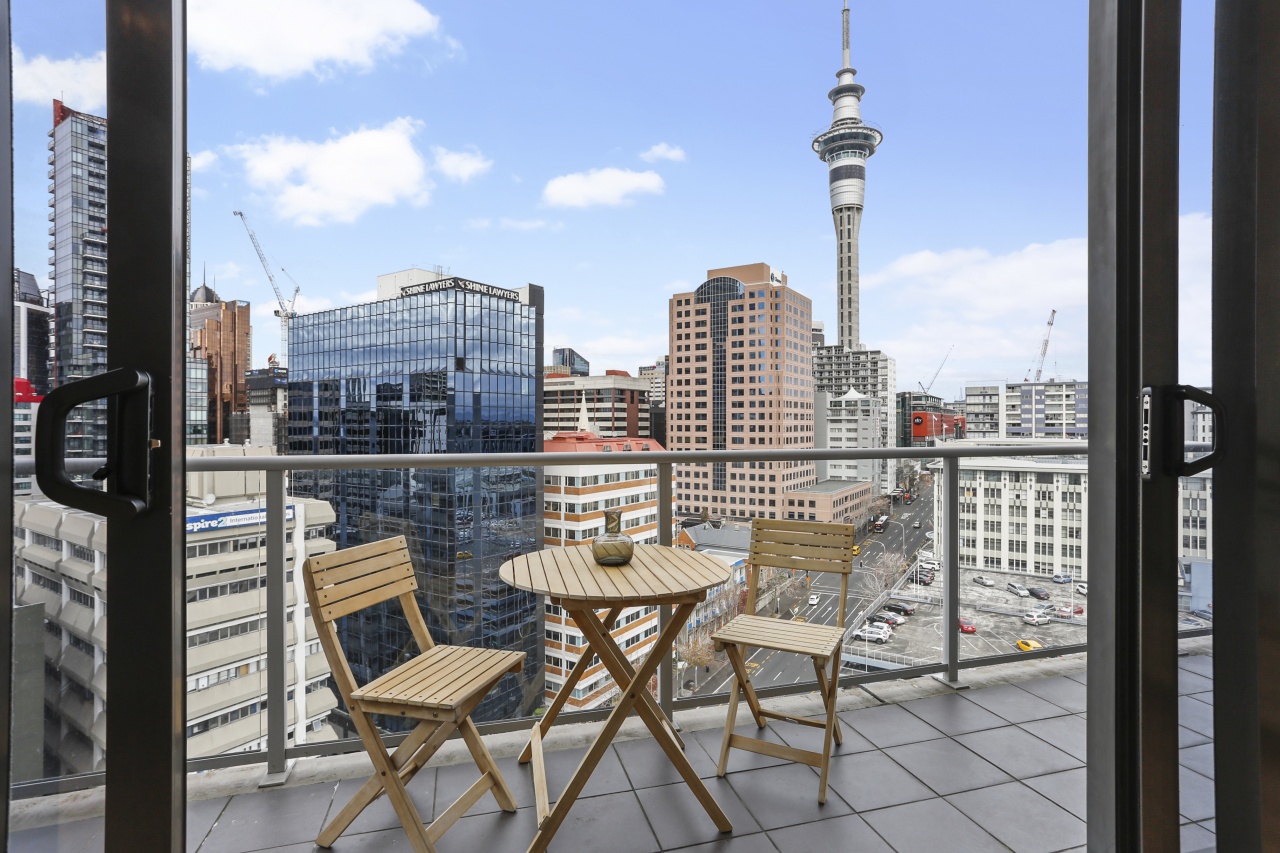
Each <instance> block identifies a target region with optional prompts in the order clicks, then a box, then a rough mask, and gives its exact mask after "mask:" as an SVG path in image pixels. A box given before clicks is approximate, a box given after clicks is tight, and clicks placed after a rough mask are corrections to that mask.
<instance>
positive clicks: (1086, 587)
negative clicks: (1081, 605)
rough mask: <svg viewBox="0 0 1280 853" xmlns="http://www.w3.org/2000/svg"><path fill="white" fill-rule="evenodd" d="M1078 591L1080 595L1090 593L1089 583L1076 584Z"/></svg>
mask: <svg viewBox="0 0 1280 853" xmlns="http://www.w3.org/2000/svg"><path fill="white" fill-rule="evenodd" d="M1076 592H1078V593H1079V594H1080V595H1088V594H1089V585H1088V584H1087V583H1078V584H1076Z"/></svg>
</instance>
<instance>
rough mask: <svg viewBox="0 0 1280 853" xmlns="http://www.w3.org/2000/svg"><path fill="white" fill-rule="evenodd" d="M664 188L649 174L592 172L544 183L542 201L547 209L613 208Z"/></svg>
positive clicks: (614, 171) (575, 173)
mask: <svg viewBox="0 0 1280 853" xmlns="http://www.w3.org/2000/svg"><path fill="white" fill-rule="evenodd" d="M663 188H664V184H663V182H662V176H661V175H659V174H658V173H657V172H654V171H652V170H650V171H645V172H635V171H632V170H631V169H615V168H607V169H591V170H589V171H586V172H574V173H573V174H569V175H561V176H560V177H558V178H552V179H551V180H549V181H547V185H546V187H544V188H543V190H542V201H543V202H544V203H545V204H547V205H549V206H550V207H593V206H595V205H599V204H604V205H611V206H616V205H621V204H630V203H631V198H630V197H631V196H632V195H635V194H637V193H652V194H656V195H661V194H662V191H663Z"/></svg>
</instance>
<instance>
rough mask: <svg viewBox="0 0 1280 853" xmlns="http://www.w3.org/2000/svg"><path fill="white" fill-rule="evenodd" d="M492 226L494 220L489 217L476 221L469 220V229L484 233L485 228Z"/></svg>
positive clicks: (477, 218)
mask: <svg viewBox="0 0 1280 853" xmlns="http://www.w3.org/2000/svg"><path fill="white" fill-rule="evenodd" d="M492 224H493V220H492V219H490V218H489V217H487V216H478V217H476V218H475V219H468V220H467V227H468V228H475V229H476V230H479V231H482V230H484V229H485V228H488V227H489V226H490V225H492Z"/></svg>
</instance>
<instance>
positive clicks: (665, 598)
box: [498, 545, 729, 607]
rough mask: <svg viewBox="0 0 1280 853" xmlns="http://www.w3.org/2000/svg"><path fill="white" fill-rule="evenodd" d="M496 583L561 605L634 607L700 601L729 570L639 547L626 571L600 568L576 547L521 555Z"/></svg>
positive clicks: (680, 553)
mask: <svg viewBox="0 0 1280 853" xmlns="http://www.w3.org/2000/svg"><path fill="white" fill-rule="evenodd" d="M498 577H500V578H502V580H503V581H505V582H506V583H509V584H511V585H512V586H514V587H515V588H516V589H524V590H528V591H529V592H536V593H538V594H539V595H546V596H549V597H551V598H557V599H561V600H564V601H582V602H590V603H593V604H596V605H597V606H601V607H603V606H605V605H622V606H637V605H642V604H664V603H675V602H682V601H701V600H703V599H704V598H705V597H706V591H707V589H709V588H710V587H713V586H716V585H717V584H722V583H724V582H725V581H727V580H728V579H729V566H728V565H726V564H725V563H723V562H722V561H720V560H717V559H716V558H715V557H710V556H708V555H706V554H699V553H697V552H695V551H684V550H680V549H677V548H669V547H667V546H665V545H637V546H635V553H634V554H633V555H632V557H631V562H629V563H627V564H626V565H625V566H600V565H596V562H595V560H594V559H592V557H591V546H590V545H576V546H570V547H563V548H544V549H543V550H541V551H534V552H532V553H530V554H521V555H520V556H519V557H516V558H514V559H511V560H508V561H507V562H505V563H503V564H502V567H501V568H500V569H499V570H498Z"/></svg>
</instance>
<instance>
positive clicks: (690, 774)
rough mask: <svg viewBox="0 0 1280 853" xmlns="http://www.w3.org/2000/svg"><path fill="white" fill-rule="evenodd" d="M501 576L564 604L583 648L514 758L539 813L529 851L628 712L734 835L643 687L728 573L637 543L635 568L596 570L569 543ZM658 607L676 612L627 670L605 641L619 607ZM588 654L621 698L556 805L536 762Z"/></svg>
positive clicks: (545, 836)
mask: <svg viewBox="0 0 1280 853" xmlns="http://www.w3.org/2000/svg"><path fill="white" fill-rule="evenodd" d="M498 575H499V577H501V578H502V580H504V581H506V582H507V583H509V584H511V585H512V586H514V587H516V588H517V589H523V590H528V591H529V592H534V593H537V594H539V595H545V596H546V597H547V598H549V599H550V600H551V601H552V602H554V603H556V604H559V605H560V606H561V607H563V608H564V609H565V611H567V612H568V614H569V616H570V617H572V619H573V621H574V623H575V624H577V626H578V628H579V629H580V630H581V631H582V635H583V637H585V638H586V641H587V647H588V648H587V649H584V650H583V651H582V654H581V655H579V657H578V662H577V664H575V665H574V667H573V671H572V672H571V673H570V674H569V677H568V678H567V679H566V680H565V683H564V686H563V687H561V688H560V692H559V693H557V694H556V698H555V700H554V701H553V702H552V703H551V707H550V708H548V709H547V713H546V714H544V715H543V716H542V719H540V720H539V721H538V722H537V723H536V724H534V727H533V734H532V735H531V736H530V738H529V744H528V746H526V747H525V750H524V752H523V753H522V754H521V756H520V761H521V762H522V763H524V762H528V761H531V760H532V762H533V786H534V798H535V799H536V801H537V808H538V833H537V835H535V836H534V839H533V843H532V844H531V845H530V846H529V853H541V851H544V850H546V849H547V846H548V845H549V844H550V843H551V839H552V838H553V837H554V836H555V833H556V830H557V829H558V828H559V827H560V824H561V823H562V822H563V821H564V818H565V815H566V814H567V813H568V811H569V809H570V808H571V807H572V806H573V803H574V801H575V800H576V799H577V798H578V795H579V794H581V793H582V789H583V786H585V785H586V783H587V779H588V778H589V777H590V776H591V773H592V771H593V770H595V767H596V764H598V763H599V762H600V759H601V758H603V757H604V753H605V751H606V750H607V749H608V748H609V744H610V743H611V742H612V741H613V738H614V736H616V735H617V733H618V729H620V728H621V727H622V723H623V721H624V720H625V719H626V717H627V715H628V714H629V713H630V712H631V711H632V710H633V709H634V710H635V711H636V713H637V714H638V715H639V716H640V718H641V719H642V720H644V722H645V725H646V726H648V727H649V731H650V732H652V733H653V739H654V740H655V741H657V743H658V746H660V747H662V751H663V752H665V753H666V754H667V758H668V759H669V760H670V761H671V763H672V764H673V765H674V766H675V768H676V770H678V771H680V775H681V776H682V777H683V778H684V781H685V784H686V785H688V786H689V789H690V790H691V791H692V792H693V795H694V796H695V797H697V798H698V802H700V803H701V804H702V807H703V808H704V809H706V811H707V814H708V815H710V816H711V819H712V820H713V821H714V822H715V824H716V826H717V827H719V829H720V831H721V832H729V831H730V830H732V829H733V825H732V824H731V823H730V822H729V819H728V818H727V817H726V816H725V813H724V811H723V810H722V809H721V808H720V806H719V804H717V803H716V801H715V799H714V798H713V797H712V796H711V792H710V791H708V790H707V786H706V785H704V784H703V783H702V780H701V779H699V778H698V774H697V773H696V772H695V771H694V769H693V767H692V765H690V764H689V760H688V759H687V758H685V756H684V752H683V751H682V750H683V748H684V742H683V741H681V739H680V736H679V735H678V734H677V733H676V731H675V727H674V726H673V725H672V724H671V721H670V720H669V719H667V716H666V715H665V714H663V713H662V710H661V708H659V707H658V703H657V702H656V701H654V699H653V697H652V696H650V695H649V691H648V689H647V685H648V682H649V679H650V677H652V676H653V674H654V673H655V672H656V671H657V669H658V664H659V662H660V661H661V660H662V657H663V655H664V654H665V651H666V650H667V649H669V648H671V645H672V643H673V642H674V641H675V638H676V636H677V635H678V634H679V633H680V630H681V628H683V627H684V624H685V622H686V621H688V619H689V615H690V614H691V613H693V609H694V607H696V606H697V604H698V602H700V601H703V600H704V599H706V597H707V590H708V589H709V588H711V587H713V586H716V585H718V584H722V583H724V582H725V581H726V580H728V577H729V567H728V566H727V565H725V564H724V563H722V562H720V561H719V560H717V559H715V558H714V557H709V556H707V555H706V554H699V553H696V552H694V551H684V550H679V549H676V548H667V547H664V546H660V545H637V546H636V547H635V554H634V556H632V558H631V562H630V563H628V564H627V565H625V566H598V565H596V563H595V561H594V560H593V559H592V557H591V548H590V547H589V546H575V547H568V548H547V549H544V550H542V551H535V552H533V553H531V554H522V555H521V556H519V557H516V558H515V559H513V560H508V561H507V562H506V563H503V565H502V568H501V569H500V570H499V572H498ZM664 604H669V605H672V606H674V607H675V612H674V613H673V616H672V619H671V623H670V624H669V625H668V626H667V628H666V630H664V631H662V632H661V633H660V634H659V635H658V638H657V640H656V641H654V644H653V646H652V648H651V650H650V653H649V655H648V657H646V658H645V660H644V662H643V663H641V664H640V666H639V668H636V667H633V666H632V665H631V663H630V661H628V660H627V656H626V655H625V654H624V653H623V651H622V649H621V648H619V647H618V644H617V643H616V642H615V641H614V639H613V637H612V636H611V635H610V633H609V629H610V628H612V626H613V623H614V620H616V619H617V618H618V615H619V614H620V613H621V612H622V610H623V609H624V608H627V607H649V606H654V605H664ZM596 608H608V613H607V615H606V616H605V618H604V619H603V620H601V618H600V617H599V616H598V615H597V614H596ZM592 652H594V653H595V654H596V655H598V656H599V658H600V661H601V662H602V663H603V664H604V665H605V668H606V669H608V671H609V674H610V675H611V676H612V677H613V680H614V682H615V683H616V684H617V685H618V686H619V688H620V689H621V693H620V694H619V698H618V702H617V704H616V705H614V708H613V711H612V712H611V713H610V714H609V718H608V719H607V720H606V721H605V724H604V728H602V729H601V730H600V734H599V735H598V736H597V737H596V740H595V742H594V743H593V744H592V745H591V748H590V749H589V750H587V754H586V755H585V756H584V757H583V759H582V762H581V763H580V764H579V765H578V769H577V770H575V771H574V773H573V778H571V779H570V780H569V784H568V786H567V787H566V788H565V790H564V792H563V793H562V794H561V795H560V797H559V799H557V800H556V802H555V805H554V806H552V805H551V804H550V801H549V797H548V793H547V775H546V768H545V766H544V764H543V760H542V739H543V737H544V736H545V735H546V734H547V732H548V731H550V729H551V726H552V724H553V723H554V722H555V719H556V715H557V714H559V713H560V709H561V708H563V707H564V704H565V701H566V700H567V699H568V697H569V695H570V694H571V693H572V692H573V688H574V685H576V684H577V683H578V679H579V678H581V677H582V674H583V673H584V672H586V670H587V667H588V665H589V664H590V662H591V653H592Z"/></svg>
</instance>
